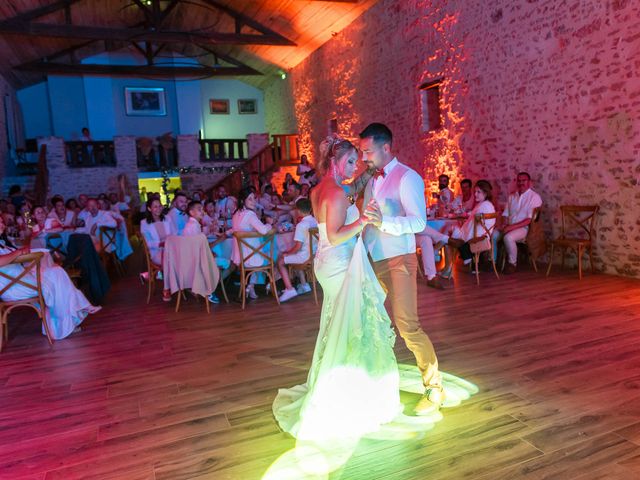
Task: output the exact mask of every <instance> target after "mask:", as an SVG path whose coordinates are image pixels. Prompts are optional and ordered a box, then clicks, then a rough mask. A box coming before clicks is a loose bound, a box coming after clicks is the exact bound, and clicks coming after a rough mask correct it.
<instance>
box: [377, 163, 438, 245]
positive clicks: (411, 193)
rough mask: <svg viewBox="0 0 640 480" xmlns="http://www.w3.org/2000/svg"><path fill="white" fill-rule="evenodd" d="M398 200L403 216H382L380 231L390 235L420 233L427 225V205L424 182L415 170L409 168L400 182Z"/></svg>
mask: <svg viewBox="0 0 640 480" xmlns="http://www.w3.org/2000/svg"><path fill="white" fill-rule="evenodd" d="M400 202H401V203H402V208H404V212H405V214H404V215H403V216H397V217H391V216H386V215H385V216H383V217H382V223H381V224H380V227H378V228H380V231H382V232H384V233H388V234H390V235H396V236H400V235H405V234H410V233H420V232H422V231H423V230H424V228H425V227H426V226H427V205H426V203H425V200H424V182H423V180H422V178H421V177H420V175H418V173H417V172H415V171H412V170H410V171H409V172H407V173H406V174H405V175H404V176H403V177H402V181H401V182H400Z"/></svg>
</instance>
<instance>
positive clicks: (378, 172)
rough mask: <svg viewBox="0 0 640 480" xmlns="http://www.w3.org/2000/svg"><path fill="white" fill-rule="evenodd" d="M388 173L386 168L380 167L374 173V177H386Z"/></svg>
mask: <svg viewBox="0 0 640 480" xmlns="http://www.w3.org/2000/svg"><path fill="white" fill-rule="evenodd" d="M385 175H386V172H385V171H384V168H379V169H377V170H376V172H375V173H374V174H373V178H379V177H382V178H384V177H385Z"/></svg>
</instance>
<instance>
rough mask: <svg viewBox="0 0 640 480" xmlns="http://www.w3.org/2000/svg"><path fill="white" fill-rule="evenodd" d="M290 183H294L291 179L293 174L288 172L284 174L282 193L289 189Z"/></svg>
mask: <svg viewBox="0 0 640 480" xmlns="http://www.w3.org/2000/svg"><path fill="white" fill-rule="evenodd" d="M292 183H295V180H294V179H293V175H291V174H290V173H287V174H286V175H285V176H284V182H283V183H282V194H283V195H284V194H286V193H287V192H288V191H289V185H291V184H292Z"/></svg>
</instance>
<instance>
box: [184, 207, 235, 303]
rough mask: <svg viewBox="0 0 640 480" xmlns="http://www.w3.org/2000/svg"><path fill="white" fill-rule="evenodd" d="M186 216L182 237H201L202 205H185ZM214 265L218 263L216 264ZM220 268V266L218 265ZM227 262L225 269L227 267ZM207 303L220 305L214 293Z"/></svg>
mask: <svg viewBox="0 0 640 480" xmlns="http://www.w3.org/2000/svg"><path fill="white" fill-rule="evenodd" d="M187 214H188V215H189V219H188V220H187V224H186V225H185V226H184V230H182V236H183V237H192V236H195V235H202V224H201V222H202V219H203V217H204V210H203V209H202V203H201V202H200V201H199V200H192V201H190V202H189V205H187ZM216 265H218V263H217V262H216ZM218 266H220V265H218ZM228 266H229V265H228V262H227V267H228ZM209 301H210V302H211V303H220V299H219V298H218V296H217V295H216V294H215V292H213V293H211V295H209Z"/></svg>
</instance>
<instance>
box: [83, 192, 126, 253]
mask: <svg viewBox="0 0 640 480" xmlns="http://www.w3.org/2000/svg"><path fill="white" fill-rule="evenodd" d="M78 218H79V219H80V220H82V221H83V222H84V226H82V227H80V228H78V229H77V230H76V231H77V232H78V233H88V234H89V235H91V239H92V240H93V244H94V245H95V247H96V250H97V251H100V238H99V237H98V228H99V227H112V228H116V227H117V226H118V223H117V222H116V220H115V218H113V216H112V215H111V213H110V212H106V211H104V210H100V209H99V208H98V200H96V199H95V198H90V199H89V200H87V209H86V210H83V211H82V212H80V213H79V214H78Z"/></svg>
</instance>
